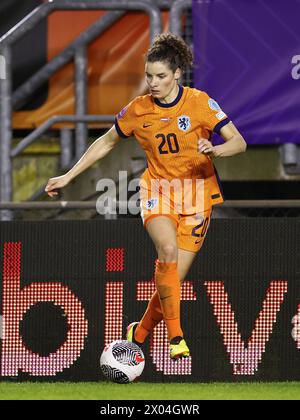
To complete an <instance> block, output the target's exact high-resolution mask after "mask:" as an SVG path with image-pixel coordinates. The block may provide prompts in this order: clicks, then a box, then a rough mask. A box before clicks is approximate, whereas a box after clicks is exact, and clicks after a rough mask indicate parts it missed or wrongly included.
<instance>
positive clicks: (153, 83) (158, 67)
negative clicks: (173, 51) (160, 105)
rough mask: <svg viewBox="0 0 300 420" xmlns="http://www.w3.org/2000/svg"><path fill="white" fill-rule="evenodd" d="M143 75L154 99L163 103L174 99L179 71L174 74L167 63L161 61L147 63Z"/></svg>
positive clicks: (176, 92)
mask: <svg viewBox="0 0 300 420" xmlns="http://www.w3.org/2000/svg"><path fill="white" fill-rule="evenodd" d="M145 73H146V81H147V84H148V86H149V89H150V93H151V95H152V96H153V97H154V98H157V99H159V100H160V101H163V102H172V101H173V100H174V99H175V98H176V96H177V94H178V80H179V78H180V75H181V73H180V69H177V70H176V71H175V73H174V72H173V71H172V70H171V69H170V67H169V66H168V64H167V63H164V62H161V61H156V62H154V63H149V62H147V63H146V66H145Z"/></svg>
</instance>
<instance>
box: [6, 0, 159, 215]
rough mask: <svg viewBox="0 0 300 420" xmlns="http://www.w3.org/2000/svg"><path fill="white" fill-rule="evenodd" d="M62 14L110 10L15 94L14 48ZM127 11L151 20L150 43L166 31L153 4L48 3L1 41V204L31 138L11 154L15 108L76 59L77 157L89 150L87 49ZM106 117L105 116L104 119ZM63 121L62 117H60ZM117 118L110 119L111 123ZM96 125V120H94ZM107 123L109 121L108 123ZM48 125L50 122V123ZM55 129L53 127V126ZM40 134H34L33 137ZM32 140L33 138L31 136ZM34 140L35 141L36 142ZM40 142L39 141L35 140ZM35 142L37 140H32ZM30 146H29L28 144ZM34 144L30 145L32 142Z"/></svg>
mask: <svg viewBox="0 0 300 420" xmlns="http://www.w3.org/2000/svg"><path fill="white" fill-rule="evenodd" d="M58 10H109V11H112V12H109V13H107V14H106V15H105V16H104V18H102V19H101V21H99V22H96V23H95V24H94V25H92V26H91V27H90V28H89V29H88V30H87V31H85V33H83V34H81V35H80V36H79V37H78V38H77V40H76V41H74V42H73V43H72V44H71V45H70V46H69V47H68V48H66V49H65V50H64V51H63V52H62V53H61V54H59V55H58V56H57V57H55V58H54V59H53V60H52V61H51V62H49V63H47V64H46V65H45V66H44V67H43V68H42V69H41V70H40V71H38V72H37V73H36V74H35V75H33V76H32V77H31V78H30V79H29V80H28V81H27V82H25V83H24V84H23V85H22V86H21V87H20V88H19V89H18V90H17V91H16V92H15V93H14V94H13V93H12V63H11V56H12V54H11V50H12V44H13V43H15V42H16V41H17V40H18V39H20V38H21V37H23V36H24V35H25V34H26V33H27V32H28V31H30V30H31V29H32V28H33V27H35V26H36V25H37V24H38V23H39V22H40V21H41V20H42V19H44V18H46V17H47V16H49V15H50V14H51V13H52V12H54V11H58ZM125 11H143V12H145V13H146V14H147V15H148V16H149V18H150V42H152V41H153V39H154V37H155V35H157V34H160V33H161V31H162V24H161V14H160V9H159V8H158V6H156V5H154V4H153V2H151V1H150V0H141V1H139V0H134V1H133V0H130V1H128V0H110V1H103V0H101V1H99V0H98V1H97V0H94V1H84V2H83V1H72V0H61V1H60V2H49V3H45V4H43V5H41V6H39V7H37V8H36V9H34V10H33V11H32V12H31V13H30V14H29V15H28V16H26V17H25V18H24V19H23V20H21V21H20V22H19V23H18V24H17V25H16V26H15V27H13V28H12V29H11V30H10V31H8V32H7V33H6V34H5V35H4V36H3V37H2V38H1V39H0V55H1V56H2V57H3V64H4V74H5V78H4V79H1V80H0V98H1V108H0V202H5V201H6V202H8V201H11V200H12V158H13V157H15V156H17V155H18V153H20V151H21V150H23V149H24V144H28V138H26V139H24V140H25V143H24V141H23V142H21V144H22V145H21V146H20V147H18V148H16V150H14V151H11V143H12V137H13V135H12V113H13V107H14V106H15V107H20V106H21V105H23V104H24V101H25V100H26V98H27V97H28V96H30V95H31V94H32V92H33V91H34V90H35V89H37V87H39V86H41V84H43V83H44V82H45V81H46V80H48V79H49V77H50V76H52V75H53V73H55V72H56V71H57V70H59V69H60V68H61V67H62V66H64V65H65V64H66V63H68V62H69V61H70V60H72V59H73V58H74V61H75V109H76V117H77V119H75V120H74V121H75V122H76V157H77V158H78V157H79V156H81V155H82V153H83V152H84V151H85V149H86V146H87V127H86V122H90V121H88V120H86V121H85V120H84V118H85V117H88V116H87V84H86V82H87V73H86V69H87V66H86V65H87V53H86V51H87V45H88V44H89V43H90V42H92V41H93V40H94V39H95V38H96V37H97V36H99V35H100V34H101V33H102V32H103V31H105V30H106V29H107V28H108V27H109V26H111V25H112V24H113V23H114V22H115V21H117V20H118V19H119V18H120V17H121V16H122V15H123V14H124V12H125ZM102 117H103V116H102ZM57 118H59V117H57ZM112 118H113V116H109V119H110V120H111V119H112ZM93 121H95V119H94V118H93ZM102 121H103V120H102ZM105 121H107V119H106V120H105ZM47 123H48V122H47ZM49 124H50V125H52V124H51V123H49ZM34 136H36V133H35V134H33V137H34ZM29 137H30V136H29ZM33 137H31V139H32V138H33ZM35 138H38V137H35ZM32 141H34V140H32ZM26 142H27V143H26ZM29 143H30V142H29ZM1 219H2V220H3V219H6V220H10V219H11V214H10V213H7V212H6V213H4V212H1Z"/></svg>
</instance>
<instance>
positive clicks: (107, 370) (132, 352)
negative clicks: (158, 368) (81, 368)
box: [100, 340, 145, 384]
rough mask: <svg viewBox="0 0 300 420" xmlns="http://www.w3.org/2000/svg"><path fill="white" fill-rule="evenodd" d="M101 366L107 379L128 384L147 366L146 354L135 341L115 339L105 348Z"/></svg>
mask: <svg viewBox="0 0 300 420" xmlns="http://www.w3.org/2000/svg"><path fill="white" fill-rule="evenodd" d="M100 367H101V370H102V373H103V375H104V376H105V378H106V379H108V380H110V381H112V382H117V383H119V384H126V383H129V382H133V381H136V380H137V379H138V378H139V377H140V376H141V374H142V372H143V370H144V367H145V356H144V353H143V352H142V350H141V349H140V347H139V346H138V345H136V344H135V343H132V342H130V341H126V340H115V341H113V342H112V343H110V344H108V345H107V346H106V347H105V348H104V350H103V352H102V355H101V357H100Z"/></svg>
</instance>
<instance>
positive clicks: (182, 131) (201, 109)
mask: <svg viewBox="0 0 300 420" xmlns="http://www.w3.org/2000/svg"><path fill="white" fill-rule="evenodd" d="M228 122H229V119H228V117H227V116H226V115H225V114H224V112H223V111H222V110H221V108H220V107H219V106H218V104H217V103H216V102H215V101H214V100H213V99H211V98H210V97H209V96H208V95H207V94H206V93H205V92H202V91H199V90H197V89H192V88H189V87H182V86H180V87H179V94H178V96H177V98H176V99H175V100H174V102H172V103H169V104H164V103H161V102H160V101H159V100H157V99H154V98H153V97H152V95H145V96H139V97H137V98H135V99H134V100H133V101H132V102H130V104H129V105H128V106H127V107H125V108H124V109H123V110H122V111H121V112H120V113H119V114H118V116H117V117H116V122H115V126H116V129H117V131H118V134H119V135H120V136H121V137H124V138H126V137H130V136H132V135H133V136H135V138H136V139H137V140H138V142H139V143H140V145H141V147H142V148H143V149H144V151H145V153H146V157H147V162H148V168H147V169H146V171H145V172H144V174H143V177H142V180H144V181H145V182H146V183H147V185H148V186H149V184H150V181H151V180H153V179H156V180H162V179H163V180H168V181H172V180H175V179H176V180H178V179H179V180H181V181H183V180H192V182H194V181H195V180H197V179H198V180H203V185H204V190H205V194H204V195H205V204H203V206H204V208H209V207H211V205H213V204H217V203H221V202H223V201H224V200H223V197H222V193H221V190H220V185H219V182H218V179H217V174H216V172H215V168H214V166H213V163H212V160H211V158H210V157H209V156H207V155H204V154H202V153H199V152H198V139H199V138H201V137H202V138H206V139H210V137H211V135H212V132H213V131H215V132H218V133H219V131H220V129H221V128H222V127H223V126H224V125H226V124H228ZM182 213H184V211H183V212H182Z"/></svg>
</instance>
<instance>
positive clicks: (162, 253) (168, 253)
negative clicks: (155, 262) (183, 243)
mask: <svg viewBox="0 0 300 420" xmlns="http://www.w3.org/2000/svg"><path fill="white" fill-rule="evenodd" d="M157 251H158V259H159V261H161V262H172V261H177V253H178V250H177V246H176V245H175V244H170V243H166V244H162V245H159V246H158V250H157Z"/></svg>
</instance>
